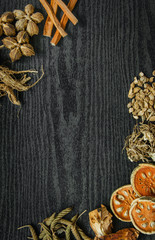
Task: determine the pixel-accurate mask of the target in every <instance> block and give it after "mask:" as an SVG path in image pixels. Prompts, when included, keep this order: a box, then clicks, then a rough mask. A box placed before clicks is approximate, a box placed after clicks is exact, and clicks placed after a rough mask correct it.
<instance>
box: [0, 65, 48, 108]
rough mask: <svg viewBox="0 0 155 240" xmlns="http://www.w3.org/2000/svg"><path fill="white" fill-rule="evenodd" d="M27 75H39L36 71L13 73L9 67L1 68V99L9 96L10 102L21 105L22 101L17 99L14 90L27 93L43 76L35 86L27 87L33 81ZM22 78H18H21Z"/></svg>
mask: <svg viewBox="0 0 155 240" xmlns="http://www.w3.org/2000/svg"><path fill="white" fill-rule="evenodd" d="M27 73H38V72H37V71H34V70H26V71H13V70H10V69H9V68H7V67H4V66H0V97H2V96H5V95H8V98H9V100H10V101H11V102H12V103H13V104H15V105H20V101H19V100H18V99H17V97H16V95H15V93H14V90H16V91H19V92H23V91H27V90H29V89H30V88H32V87H33V86H35V85H36V84H37V83H38V82H39V81H40V79H41V78H42V77H43V75H44V72H43V74H42V76H41V77H40V78H39V79H38V80H37V81H36V82H35V83H33V84H31V85H26V83H27V82H28V81H30V80H31V77H28V76H27V75H26V74H27ZM19 75H20V77H17V76H19Z"/></svg>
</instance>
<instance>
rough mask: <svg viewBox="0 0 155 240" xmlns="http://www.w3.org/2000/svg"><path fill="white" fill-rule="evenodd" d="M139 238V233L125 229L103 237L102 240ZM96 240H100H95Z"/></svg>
mask: <svg viewBox="0 0 155 240" xmlns="http://www.w3.org/2000/svg"><path fill="white" fill-rule="evenodd" d="M138 237H139V231H137V230H136V229H134V228H124V229H121V230H119V231H117V232H116V233H112V234H108V235H106V236H104V237H102V238H101V239H102V240H116V239H117V240H136V239H137V238H138ZM95 240H99V239H98V238H95Z"/></svg>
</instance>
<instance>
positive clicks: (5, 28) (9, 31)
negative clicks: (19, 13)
mask: <svg viewBox="0 0 155 240" xmlns="http://www.w3.org/2000/svg"><path fill="white" fill-rule="evenodd" d="M13 21H14V15H13V13H12V12H5V13H3V14H2V16H1V17H0V36H2V35H3V34H5V35H6V36H15V35H16V30H15V27H14V25H13V24H11V23H12V22H13Z"/></svg>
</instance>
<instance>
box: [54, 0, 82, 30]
mask: <svg viewBox="0 0 155 240" xmlns="http://www.w3.org/2000/svg"><path fill="white" fill-rule="evenodd" d="M56 2H57V4H58V5H59V7H60V8H61V9H62V11H63V12H64V13H65V14H66V16H67V17H68V18H69V20H70V21H71V22H72V23H73V24H74V25H76V24H77V23H78V19H77V18H76V17H75V16H74V15H73V13H72V12H71V11H70V9H69V8H68V7H67V6H66V4H65V3H64V2H63V1H62V0H56Z"/></svg>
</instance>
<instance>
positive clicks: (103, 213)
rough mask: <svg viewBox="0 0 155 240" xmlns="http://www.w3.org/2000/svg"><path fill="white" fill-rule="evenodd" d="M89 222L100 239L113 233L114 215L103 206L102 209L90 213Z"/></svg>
mask: <svg viewBox="0 0 155 240" xmlns="http://www.w3.org/2000/svg"><path fill="white" fill-rule="evenodd" d="M89 222H90V226H91V228H92V229H93V231H94V233H95V235H96V237H98V238H101V237H102V236H104V235H106V234H109V233H111V232H112V215H111V214H110V213H109V212H108V210H107V209H106V207H105V206H104V205H102V204H101V208H97V209H95V210H93V211H91V212H90V213H89Z"/></svg>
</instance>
